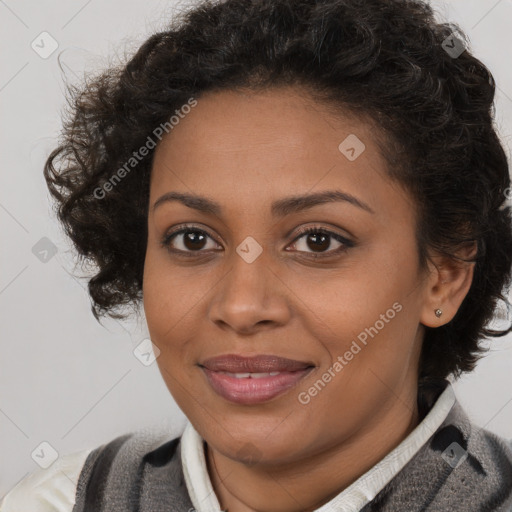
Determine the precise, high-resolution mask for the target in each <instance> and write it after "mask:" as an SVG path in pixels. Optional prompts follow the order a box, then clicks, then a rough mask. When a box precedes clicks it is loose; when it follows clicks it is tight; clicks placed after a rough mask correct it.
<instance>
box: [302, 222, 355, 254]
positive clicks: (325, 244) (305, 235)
mask: <svg viewBox="0 0 512 512" xmlns="http://www.w3.org/2000/svg"><path fill="white" fill-rule="evenodd" d="M301 239H304V240H302V242H303V247H306V248H307V249H311V247H313V248H314V250H313V252H312V255H313V256H317V255H319V256H322V255H323V254H324V253H326V255H328V256H330V255H331V254H334V253H339V252H342V251H344V250H346V249H348V248H349V247H352V246H353V245H354V244H353V243H352V242H351V241H350V240H348V239H347V238H345V237H343V236H341V235H339V234H337V233H333V232H332V231H328V230H326V229H323V228H307V229H305V230H303V231H302V232H301V234H300V235H299V236H298V237H297V238H296V239H295V240H294V242H293V244H292V246H293V245H294V246H297V245H300V244H299V243H298V241H301ZM332 239H334V240H335V241H336V242H337V243H338V247H337V248H336V249H332V250H329V251H327V249H328V248H329V247H331V244H332ZM299 252H306V253H308V251H307V250H306V251H304V250H299ZM310 254H311V253H310Z"/></svg>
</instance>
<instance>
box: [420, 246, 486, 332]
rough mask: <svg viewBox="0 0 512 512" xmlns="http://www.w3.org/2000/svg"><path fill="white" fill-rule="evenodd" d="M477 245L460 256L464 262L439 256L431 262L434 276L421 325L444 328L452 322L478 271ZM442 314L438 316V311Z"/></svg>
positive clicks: (430, 277)
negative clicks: (476, 270)
mask: <svg viewBox="0 0 512 512" xmlns="http://www.w3.org/2000/svg"><path fill="white" fill-rule="evenodd" d="M476 254H477V245H476V242H472V243H471V244H469V245H467V246H465V247H464V248H463V249H461V250H459V251H458V252H457V253H456V256H458V257H459V258H462V259H464V260H470V261H461V260H459V259H454V258H453V257H450V256H444V255H437V256H434V257H432V258H431V272H430V275H429V276H428V286H427V289H426V291H425V293H426V296H425V301H424V306H423V310H422V313H421V317H420V322H421V323H422V324H423V325H425V326H427V327H440V326H441V325H444V324H447V323H448V322H450V321H451V320H452V319H453V317H454V316H455V315H456V313H457V311H458V309H459V307H460V305H461V304H462V301H463V300H464V298H465V297H466V295H467V293H468V291H469V289H470V287H471V283H472V282H473V275H474V269H475V261H471V260H474V259H475V257H476ZM438 309H439V310H441V311H442V313H441V314H440V315H439V316H438V315H436V310H438Z"/></svg>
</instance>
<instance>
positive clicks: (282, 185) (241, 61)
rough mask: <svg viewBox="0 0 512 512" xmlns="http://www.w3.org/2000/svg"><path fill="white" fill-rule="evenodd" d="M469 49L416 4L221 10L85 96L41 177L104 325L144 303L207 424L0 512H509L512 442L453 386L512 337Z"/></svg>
mask: <svg viewBox="0 0 512 512" xmlns="http://www.w3.org/2000/svg"><path fill="white" fill-rule="evenodd" d="M463 37H464V36H463V34H462V33H461V32H459V31H458V28H457V27H456V26H454V25H451V24H440V23H437V22H436V21H435V19H434V17H433V12H432V9H431V8H430V7H429V6H428V5H427V4H425V3H423V2H421V1H419V0H394V1H393V0H365V1H360V0H357V1H356V0H315V1H312V0H297V1H293V2H292V1H288V0H277V1H276V0H253V1H250V2H247V1H242V0H227V1H225V2H222V3H210V2H208V3H202V4H200V5H197V6H196V7H194V8H193V9H191V10H190V11H189V12H188V13H186V14H184V15H183V16H182V18H180V19H179V20H177V21H176V22H175V23H174V24H173V25H172V26H171V27H170V28H169V30H168V31H166V32H162V33H159V34H155V35H154V36H152V37H150V38H149V39H148V41H146V43H145V44H144V45H143V46H142V47H141V48H140V49H139V51H138V52H137V54H136V55H135V56H134V57H133V58H132V59H131V60H130V61H129V62H128V64H127V65H126V66H125V67H124V68H119V69H109V70H106V71H105V72H104V73H102V74H101V75H100V76H98V77H97V78H95V79H94V80H91V81H89V82H88V83H87V84H86V85H85V86H84V88H83V90H81V91H77V90H75V91H73V94H72V103H71V106H72V110H71V112H70V113H71V116H70V118H69V120H68V121H67V122H66V123H65V125H64V130H63V139H62V141H61V143H60V145H59V147H58V148H57V149H55V151H53V153H52V154H51V155H50V157H49V159H48V161H47V163H46V167H45V178H46V180H47V183H48V186H49V189H50V191H51V193H52V194H53V196H54V198H55V199H56V201H57V205H58V215H59V218H60V220H61V222H62V223H63V225H64V226H65V228H66V230H67V233H68V235H69V236H70V237H71V239H72V241H73V242H74V244H75V246H76V249H77V252H78V254H80V255H81V256H82V257H83V258H84V260H88V261H92V262H94V263H95V264H96V266H97V273H96V274H95V275H94V276H93V277H92V278H91V279H90V283H89V291H90V295H91V297H92V300H93V313H94V314H95V316H96V318H99V317H100V316H101V315H104V314H108V315H111V316H115V317H121V316H122V311H121V309H122V307H123V306H127V305H133V306H134V307H135V310H136V306H137V305H139V304H141V303H142V304H143V307H144V312H145V316H146V321H147V324H148V329H149V332H150V334H151V340H152V343H153V344H154V351H155V357H157V363H158V366H159V369H160V371H161V373H162V376H163V379H164V381H165V383H166V385H167V387H168V388H169V391H170V392H171V394H172V396H173V397H174V399H175V400H176V402H177V403H178V405H179V406H180V408H181V409H182V410H183V412H184V413H185V415H186V416H187V418H188V420H189V423H188V424H187V426H186V429H185V431H184V433H183V435H182V436H180V437H178V438H175V439H169V438H164V439H162V438H158V439H155V438H152V437H143V436H142V435H136V434H135V433H128V434H125V435H123V436H120V437H118V438H116V439H114V440H112V441H111V442H109V443H107V444H106V445H103V446H100V447H95V448H94V449H90V450H86V451H84V452H80V453H76V454H71V455H68V456H65V457H61V459H59V460H58V461H57V462H55V463H54V465H53V466H51V467H50V468H48V469H47V470H42V471H39V472H37V473H35V474H33V475H31V476H30V477H27V478H26V479H25V480H24V481H23V482H21V484H20V485H18V486H17V487H16V488H15V489H14V490H13V491H12V492H11V493H10V494H9V495H8V496H7V498H6V499H5V500H4V503H3V506H2V507H1V510H2V511H3V512H11V511H14V510H16V511H19V510H21V509H22V508H23V507H24V510H27V511H28V510H32V511H34V510H57V509H58V510H63V511H64V510H66V511H68V510H69V511H70V510H73V512H81V511H104V510H105V511H106V510H108V511H127V510H140V511H153V510H155V511H156V510H158V511H162V510H169V511H179V512H181V511H192V510H198V511H209V512H211V511H220V510H228V511H229V512H246V511H269V512H270V511H272V512H285V511H286V512H292V511H293V512H299V511H317V512H320V511H321V512H326V511H328V510H329V511H330V510H336V511H338V510H339V511H341V510H343V511H359V510H362V511H365V512H369V511H377V510H378V511H416V510H417V511H419V510H428V511H453V510H460V511H468V510H471V511H477V510H478V511H482V512H483V511H501V512H505V511H510V510H512V447H511V445H510V442H508V441H506V440H505V439H502V438H500V437H498V436H496V435H495V434H493V433H491V432H488V431H486V430H484V429H480V428H479V427H477V426H476V425H473V424H472V423H471V421H470V419H469V418H468V416H467V415H466V414H465V412H464V410H463V409H462V408H461V406H460V404H459V403H458V402H457V400H456V397H455V395H454V393H453V389H452V387H451V384H450V381H449V380H448V379H449V378H456V377H458V376H460V375H461V374H462V373H463V372H469V371H471V370H472V369H473V368H474V366H475V363H476V361H477V360H478V357H479V356H480V355H481V353H482V351H483V349H482V347H481V346H480V345H479V342H480V340H482V339H483V338H484V337H489V336H496V335H503V334H506V333H507V332H510V329H508V330H505V331H493V330H490V329H489V326H488V324H489V322H490V321H491V320H492V318H493V312H494V310H495V307H496V305H497V303H498V301H500V300H505V295H504V292H505V291H508V287H509V285H510V272H511V265H512V230H511V217H510V208H509V207H508V206H507V205H506V199H507V197H508V195H507V194H508V191H509V190H510V189H509V187H510V179H509V174H508V164H507V159H506V156H505V153H504V151H503V148H502V146H501V144H500V142H499V139H498V137H497V135H496V132H495V129H494V126H493V117H492V105H493V98H494V91H495V84H494V81H493V78H492V76H491V74H490V72H489V71H488V70H487V69H486V67H485V66H484V65H483V64H482V63H481V62H480V61H478V60H477V59H476V58H475V57H474V56H473V55H472V54H471V53H470V52H469V51H468V50H467V49H466V48H465V46H464V43H463ZM63 475H64V476H63Z"/></svg>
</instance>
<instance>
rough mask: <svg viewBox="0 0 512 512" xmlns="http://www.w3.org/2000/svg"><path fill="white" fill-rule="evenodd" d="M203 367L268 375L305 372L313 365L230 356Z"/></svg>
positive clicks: (272, 357)
mask: <svg viewBox="0 0 512 512" xmlns="http://www.w3.org/2000/svg"><path fill="white" fill-rule="evenodd" d="M202 366H204V367H205V368H208V370H211V371H213V372H230V373H246V372H249V373H268V372H294V371H297V370H304V369H305V368H308V367H310V366H313V364H312V363H309V362H304V361H296V360H294V359H286V358H284V357H278V356H271V355H259V356H252V357H244V356H240V355H237V354H228V355H225V356H218V357H213V358H211V359H207V360H206V361H204V362H203V363H202Z"/></svg>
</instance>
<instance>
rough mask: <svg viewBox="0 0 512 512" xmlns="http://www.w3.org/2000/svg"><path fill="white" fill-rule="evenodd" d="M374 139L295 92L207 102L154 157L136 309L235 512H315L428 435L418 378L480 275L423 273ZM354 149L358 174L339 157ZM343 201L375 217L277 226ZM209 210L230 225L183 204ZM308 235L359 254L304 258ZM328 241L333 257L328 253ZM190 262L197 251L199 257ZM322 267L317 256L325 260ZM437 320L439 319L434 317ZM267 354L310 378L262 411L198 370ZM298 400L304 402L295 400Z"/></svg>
mask: <svg viewBox="0 0 512 512" xmlns="http://www.w3.org/2000/svg"><path fill="white" fill-rule="evenodd" d="M374 130H375V129H374V128H371V127H370V126H369V125H368V124H365V123H364V122H363V121H362V120H359V119H354V118H351V117H348V116H340V115H339V114H338V115H336V116H335V115H334V114H333V113H331V112H329V109H328V107H327V106H324V105H322V104H319V103H315V102H314V101H313V100H311V99H309V98H308V97H307V96H306V95H305V92H304V91H302V90H300V89H298V88H276V89H272V90H270V91H265V92H257V93H255V92H247V91H246V92H240V91H238V92H233V91H221V92H218V91H217V92H209V93H207V94H205V95H203V96H201V98H199V99H198V104H197V106H195V107H194V108H193V109H192V111H191V112H190V113H189V114H187V116H186V117H185V118H184V119H182V120H180V122H179V124H178V125H177V126H175V127H174V129H173V130H172V131H171V132H170V133H169V135H167V136H166V137H165V138H164V139H163V140H162V142H161V143H160V144H159V146H158V147H157V149H156V154H155V158H154V164H153V170H152V176H151V186H150V199H149V201H150V202H149V204H150V210H149V214H148V246H147V254H146V260H145V268H144V288H143V294H144V309H145V314H146V319H147V324H148V328H149V332H150V335H151V339H152V341H153V343H154V344H155V345H157V346H158V348H159V349H160V351H161V353H160V356H159V357H158V359H157V362H158V365H159V368H160V371H161V373H162V376H163V378H164V381H165V383H166V385H167V387H168V389H169V390H170V392H171V393H172V395H173V397H174V398H175V400H176V402H177V403H178V405H179V406H180V407H181V409H182V410H183V412H184V413H185V414H186V416H187V417H188V418H189V419H190V421H191V422H192V424H193V425H194V427H195V428H196V430H197V431H198V432H199V434H200V435H201V436H202V437H203V438H204V439H205V440H206V442H207V445H208V448H207V462H208V470H209V473H210V477H211V480H212V484H213V486H214V489H215V491H216V494H217V496H218V498H219V501H220V504H221V507H222V508H223V509H228V510H229V511H230V512H245V511H256V510H259V511H261V510H265V511H268V512H271V511H275V512H284V511H304V510H314V508H316V507H319V506H320V505H321V504H323V503H326V502H327V501H329V500H330V499H332V498H333V497H334V496H335V495H336V494H338V493H339V492H341V491H342V490H343V489H344V488H346V487H347V486H348V485H350V484H351V483H352V482H353V481H355V480H356V479H357V478H358V477H359V476H361V475H362V474H363V473H365V472H366V471H367V470H368V469H370V468H371V467H372V466H374V465H375V464H376V463H377V462H378V461H379V460H380V459H382V458H383V457H384V456H385V455H386V454H387V453H389V452H390V451H391V450H392V449H393V448H395V447H396V446H397V445H398V444H399V443H400V442H401V441H402V440H403V439H404V438H405V437H406V436H407V435H408V434H409V433H410V432H411V431H412V430H413V429H414V428H415V427H416V426H417V424H418V421H419V418H418V411H417V405H416V395H417V378H418V375H417V366H418V359H419V355H420V349H421V341H422V337H423V326H424V325H426V326H430V327H437V326H440V325H442V324H444V323H447V322H449V321H450V320H451V318H453V316H454V315H455V313H456V311H457V309H458V307H459V306H460V303H461V302H462V300H463V298H464V296H465V295H466V293H467V291H468V290H469V287H470V284H471V279H472V275H473V265H472V264H468V265H465V266H456V265H454V264H453V263H452V262H450V261H445V260H444V259H442V258H441V257H437V259H434V261H435V263H436V266H434V265H430V267H429V269H428V271H421V270H420V268H419V264H418V254H417V248H416V242H415V234H414V233H415V231H414V230H415V215H416V212H415V208H414V201H413V199H412V197H411V196H410V195H409V194H408V193H407V192H406V191H405V190H404V189H403V188H402V187H401V186H400V185H399V184H398V183H396V182H393V181H391V180H390V179H389V178H388V177H387V175H386V173H385V169H386V163H385V160H384V159H383V157H382V156H381V154H380V153H379V150H378V147H377V145H376V143H375V140H374V138H373V135H372V133H375V131H374ZM349 134H355V135H356V136H357V137H358V138H359V139H360V140H361V141H363V143H364V144H365V146H366V149H365V150H364V151H363V153H362V154H361V155H360V156H359V157H358V158H357V159H356V160H354V161H349V160H348V159H347V158H346V157H345V156H344V155H343V154H342V153H341V152H340V150H339V149H338V146H339V144H340V143H341V142H342V141H343V140H344V139H345V138H346V137H347V136H348V135H349ZM327 190H340V191H343V192H346V193H349V194H351V195H353V196H355V197H357V198H358V199H359V200H360V201H362V202H364V203H366V204H367V205H368V206H369V207H370V208H371V209H372V210H373V212H374V213H370V212H368V211H366V210H364V209H362V208H359V207H357V206H355V205H353V204H351V203H349V202H346V201H341V202H330V203H325V204H321V205H317V206H314V207H312V208H308V209H306V210H303V211H300V212H294V213H290V214H289V215H287V216H284V217H282V218H273V217H272V215H271V210H270V205H271V203H272V202H273V201H275V200H278V199H283V198H285V197H289V196H295V195H302V194H311V193H316V192H321V191H327ZM170 191H174V192H182V193H193V194H198V195H201V196H205V197H208V198H210V199H212V200H214V201H216V202H218V203H220V205H221V207H222V214H221V216H216V215H212V214H209V213H202V212H199V211H196V210H195V209H192V208H189V207H187V206H185V205H183V204H182V203H180V202H178V201H172V202H171V201H169V202H164V203H162V204H161V205H159V206H158V207H157V208H156V209H153V205H154V203H155V201H156V200H157V199H158V198H160V197H161V196H162V195H163V194H165V193H167V192H170ZM182 223H189V224H192V228H195V229H201V230H204V231H206V233H207V234H209V235H210V236H211V238H210V237H208V236H207V237H206V241H205V242H204V244H203V246H202V247H203V248H200V249H199V250H200V251H203V252H202V253H200V254H199V255H198V254H197V251H196V252H193V248H194V247H196V246H194V245H190V244H189V245H185V237H184V236H183V235H178V236H177V237H176V238H174V240H173V241H172V242H171V245H172V247H173V248H175V249H181V250H183V251H187V250H188V253H193V254H192V257H186V256H183V257H179V256H176V255H174V254H172V253H170V252H169V251H168V249H167V248H165V247H163V246H162V245H161V243H160V241H161V239H162V238H163V237H164V235H165V234H166V233H169V232H170V231H171V228H172V229H175V228H178V226H179V225H180V224H182ZM310 226H314V227H317V228H323V229H325V230H329V231H332V232H333V233H335V234H339V235H341V236H344V237H345V238H347V239H348V240H350V241H351V242H352V243H353V246H352V247H346V250H345V251H343V252H342V253H338V254H336V253H335V251H336V249H338V248H339V247H340V246H342V244H341V243H340V242H337V241H336V240H335V239H334V238H333V237H330V238H327V242H326V244H325V246H322V247H323V248H320V249H318V246H317V245H315V243H314V241H313V243H312V242H311V240H310V242H309V243H308V235H307V234H305V235H301V238H300V239H297V237H298V236H300V235H299V233H298V231H297V230H298V228H300V227H310ZM248 236H251V237H252V238H254V239H255V240H256V241H257V242H258V244H259V245H260V246H261V248H262V249H263V251H262V253H261V254H260V255H259V257H258V258H256V260H255V261H253V262H252V263H248V262H247V261H245V260H244V259H243V258H242V257H241V256H240V255H239V254H238V253H237V252H236V248H237V247H238V246H239V245H240V244H241V243H242V242H243V241H244V239H245V238H246V237H248ZM329 240H330V245H329ZM191 247H192V249H190V248H191ZM329 251H330V254H331V255H330V256H328V257H324V258H318V259H317V260H316V261H315V260H313V257H309V258H308V256H311V255H312V254H313V255H314V254H317V253H327V252H329ZM395 303H398V304H399V305H400V306H401V309H400V311H399V312H396V314H395V315H394V318H392V319H390V320H389V321H388V322H384V327H382V328H380V329H379V330H378V334H376V335H374V337H373V338H372V337H368V342H367V344H366V345H361V344H359V345H361V347H362V349H361V350H360V351H359V352H358V353H357V354H356V355H354V357H353V359H352V360H351V361H349V362H347V364H346V365H344V366H343V369H342V370H341V371H338V372H335V374H336V376H335V377H333V378H332V379H331V381H330V382H329V383H328V384H327V385H326V386H325V387H324V388H323V389H321V391H319V392H318V393H317V394H316V395H315V396H314V397H311V400H310V401H309V403H307V404H303V403H300V401H299V400H298V395H299V393H301V392H305V391H306V392H307V390H308V389H310V388H311V386H313V384H314V383H315V382H316V381H317V380H318V379H320V378H321V377H322V374H324V373H325V372H327V371H328V369H329V368H332V367H333V364H334V363H335V362H336V361H337V360H338V359H337V358H338V356H343V355H344V354H345V353H346V351H347V350H349V348H350V346H351V344H352V342H353V341H354V340H356V339H357V336H358V334H360V333H361V332H362V331H364V330H365V329H366V328H369V327H371V326H375V325H376V322H377V320H379V319H381V318H382V317H381V315H385V314H386V311H387V310H389V309H390V308H392V306H393V304H395ZM437 308H441V309H442V310H443V314H442V316H441V318H437V317H436V316H435V314H434V311H435V309H437ZM233 353H237V354H243V355H246V356H251V355H256V354H274V355H278V356H282V357H287V358H290V359H296V360H300V361H309V362H311V363H312V364H314V366H315V369H314V370H313V371H312V372H311V373H310V374H309V375H308V376H306V378H305V379H303V380H302V381H301V382H299V384H298V386H297V387H296V388H294V389H292V390H289V391H288V392H286V393H285V394H283V395H280V396H278V397H275V398H274V399H272V400H270V401H269V402H266V403H263V404H258V405H240V404H233V403H231V402H228V401H227V400H225V399H224V398H222V397H220V396H219V395H217V394H216V393H215V392H214V391H213V390H212V388H211V387H210V385H209V383H208V381H207V379H206V378H205V376H204V374H203V372H202V370H201V369H200V367H199V366H198V363H199V362H201V361H204V360H205V359H207V358H209V357H214V356H218V355H222V354H233ZM303 396H304V395H303Z"/></svg>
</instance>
